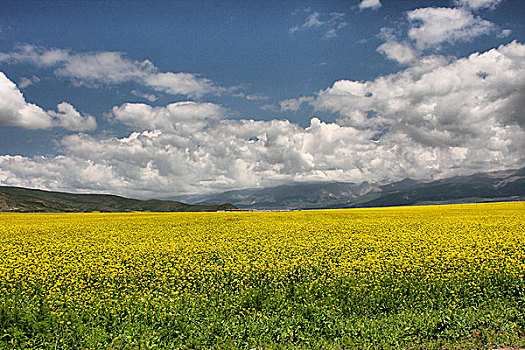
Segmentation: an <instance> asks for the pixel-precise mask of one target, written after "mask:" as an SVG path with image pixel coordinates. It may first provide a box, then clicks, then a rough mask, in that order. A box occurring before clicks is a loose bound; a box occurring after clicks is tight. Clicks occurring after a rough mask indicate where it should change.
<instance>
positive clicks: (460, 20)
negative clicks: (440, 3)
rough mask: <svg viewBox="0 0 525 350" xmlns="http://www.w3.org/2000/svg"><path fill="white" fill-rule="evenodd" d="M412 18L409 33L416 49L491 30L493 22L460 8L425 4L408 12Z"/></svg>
mask: <svg viewBox="0 0 525 350" xmlns="http://www.w3.org/2000/svg"><path fill="white" fill-rule="evenodd" d="M407 18H408V20H409V21H410V22H411V28H410V29H409V31H408V37H409V38H410V39H412V40H414V41H415V43H416V46H417V47H418V48H419V49H425V48H429V47H435V46H439V45H440V44H442V43H444V42H449V43H453V42H458V41H469V40H472V39H473V38H475V37H477V36H480V35H486V34H490V33H492V32H493V31H494V30H495V29H496V27H495V25H494V24H493V23H491V22H489V21H486V20H484V19H482V18H480V17H479V16H474V15H473V14H472V13H471V12H470V11H468V10H466V9H463V8H448V7H439V8H434V7H425V8H419V9H416V10H413V11H409V12H407Z"/></svg>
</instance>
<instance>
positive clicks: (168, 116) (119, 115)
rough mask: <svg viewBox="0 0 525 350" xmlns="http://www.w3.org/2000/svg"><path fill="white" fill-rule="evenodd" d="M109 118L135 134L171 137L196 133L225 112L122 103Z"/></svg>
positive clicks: (209, 106)
mask: <svg viewBox="0 0 525 350" xmlns="http://www.w3.org/2000/svg"><path fill="white" fill-rule="evenodd" d="M112 114H113V117H114V118H115V119H116V120H118V121H119V122H121V123H123V124H126V125H129V126H131V127H133V128H134V130H138V131H147V130H161V131H168V132H172V133H178V132H188V131H189V130H191V131H196V130H200V129H202V128H203V127H205V126H206V125H208V124H210V123H211V122H213V121H215V120H219V119H222V118H223V116H224V114H225V111H224V109H223V108H222V107H220V106H218V105H216V104H213V103H197V102H191V101H187V102H177V103H172V104H169V105H167V106H166V107H152V106H149V105H146V104H142V103H126V104H124V105H122V106H120V107H113V110H112Z"/></svg>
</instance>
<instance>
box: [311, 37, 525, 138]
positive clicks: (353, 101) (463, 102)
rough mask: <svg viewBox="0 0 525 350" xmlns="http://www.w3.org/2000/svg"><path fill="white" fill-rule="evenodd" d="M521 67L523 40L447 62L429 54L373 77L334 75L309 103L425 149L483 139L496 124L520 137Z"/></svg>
mask: <svg viewBox="0 0 525 350" xmlns="http://www.w3.org/2000/svg"><path fill="white" fill-rule="evenodd" d="M524 72H525V46H524V45H523V44H520V43H517V42H512V43H510V44H508V45H506V46H504V45H502V46H500V47H499V48H498V49H492V50H490V51H487V52H485V53H481V54H480V53H474V54H472V55H470V56H469V57H466V58H461V59H456V60H453V61H452V62H448V61H447V59H445V58H443V57H439V56H436V57H428V58H426V59H422V60H421V61H420V62H419V63H418V64H417V65H415V66H413V67H410V68H408V69H406V70H404V71H401V72H399V73H396V74H392V75H387V76H383V77H379V78H377V79H376V80H373V81H366V82H356V81H347V80H342V81H338V82H336V83H335V84H334V85H333V86H332V87H331V88H329V89H326V90H324V91H321V92H320V93H319V94H318V96H317V97H316V99H315V100H314V101H313V102H312V104H313V105H314V106H315V107H316V108H319V109H328V110H330V111H332V112H337V113H339V114H340V115H341V117H342V119H343V120H344V122H345V123H346V124H348V125H355V126H357V127H369V126H370V125H374V127H375V128H376V129H378V130H379V129H385V128H386V129H388V130H390V131H394V130H395V131H396V132H401V131H403V132H404V133H405V134H406V135H408V136H410V137H411V138H412V139H413V140H414V141H417V142H418V143H422V144H425V145H428V146H432V147H452V146H457V145H462V144H463V143H465V142H471V141H472V140H478V141H480V142H490V140H491V139H492V137H495V134H494V131H495V130H500V131H501V132H502V133H507V132H509V130H514V129H515V130H516V133H517V135H521V136H523V128H525V114H523V112H521V111H520V109H521V108H522V105H523V103H520V102H518V101H519V100H520V99H521V96H522V95H523V93H524V89H525V73H524ZM370 114H373V115H374V116H373V117H372V118H370ZM520 126H521V129H520ZM510 139H512V138H510ZM500 141H502V142H506V141H504V140H500Z"/></svg>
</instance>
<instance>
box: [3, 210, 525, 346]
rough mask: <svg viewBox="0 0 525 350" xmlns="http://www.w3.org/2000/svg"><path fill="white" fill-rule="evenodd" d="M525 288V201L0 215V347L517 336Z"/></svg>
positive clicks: (404, 342) (433, 341)
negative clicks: (295, 209) (257, 210)
mask: <svg viewBox="0 0 525 350" xmlns="http://www.w3.org/2000/svg"><path fill="white" fill-rule="evenodd" d="M524 301H525V202H514V203H492V204H464V205H446V206H417V207H400V208H376V209H348V210H312V211H293V212H226V213H121V214H109V213H83V214H11V213H4V214H0V327H1V329H0V348H1V347H2V346H4V347H6V348H11V346H12V347H15V348H16V347H39V348H56V346H57V344H58V345H60V344H63V346H64V347H65V348H68V347H75V348H100V347H109V348H116V347H117V346H116V345H115V344H120V345H119V346H120V347H122V348H144V347H147V346H146V345H147V344H150V345H151V346H153V345H154V344H157V345H156V346H158V347H161V348H165V347H170V348H178V347H182V348H184V347H213V346H216V347H222V348H230V347H232V348H235V347H240V348H244V347H252V348H253V347H257V346H266V347H269V348H271V347H272V346H277V345H275V344H280V345H279V346H283V347H287V346H303V347H306V348H308V347H330V346H333V347H335V348H337V347H367V346H371V347H376V348H381V347H385V348H389V347H391V348H395V347H397V346H403V347H417V346H416V345H417V344H419V345H418V346H420V345H421V344H427V345H426V346H429V347H430V346H436V347H441V346H445V345H442V344H449V345H446V346H450V347H454V346H461V347H465V346H467V345H468V344H478V345H479V344H480V342H484V343H486V344H489V343H494V344H498V341H500V343H501V344H507V345H512V344H518V343H520V342H522V341H523V332H525V323H524V322H525V318H524V314H523V312H522V311H520V310H521V308H522V307H523V306H525V303H524ZM381 332H383V334H381ZM498 337H499V338H498ZM498 339H499V340H498ZM476 342H477V343H476ZM2 344H3V345H2ZM145 344H146V345H145ZM152 344H153V345H152ZM272 344H273V345H272ZM414 344H416V345H414ZM440 344H441V345H440ZM450 344H452V345H450ZM454 344H456V345H454ZM457 344H459V345H457ZM465 344H467V345H465ZM150 345H148V346H150ZM478 345H472V346H478Z"/></svg>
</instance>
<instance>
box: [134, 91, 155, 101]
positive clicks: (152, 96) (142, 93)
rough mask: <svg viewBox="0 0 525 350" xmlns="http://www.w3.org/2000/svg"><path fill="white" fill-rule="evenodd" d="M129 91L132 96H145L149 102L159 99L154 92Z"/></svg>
mask: <svg viewBox="0 0 525 350" xmlns="http://www.w3.org/2000/svg"><path fill="white" fill-rule="evenodd" d="M131 93H132V94H133V96H137V97H142V98H145V99H146V100H148V101H149V102H155V101H157V100H158V99H159V98H158V97H157V96H155V94H148V93H144V92H141V91H139V90H131Z"/></svg>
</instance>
